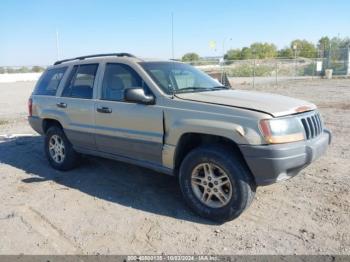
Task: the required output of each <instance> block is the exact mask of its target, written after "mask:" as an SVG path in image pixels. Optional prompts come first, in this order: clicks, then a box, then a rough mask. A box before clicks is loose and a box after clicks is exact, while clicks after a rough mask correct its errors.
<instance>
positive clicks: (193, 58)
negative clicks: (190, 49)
mask: <svg viewBox="0 0 350 262" xmlns="http://www.w3.org/2000/svg"><path fill="white" fill-rule="evenodd" d="M198 60H199V55H198V54H196V53H187V54H185V55H184V56H183V57H182V61H183V62H192V61H198Z"/></svg>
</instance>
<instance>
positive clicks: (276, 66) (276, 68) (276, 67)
mask: <svg viewBox="0 0 350 262" xmlns="http://www.w3.org/2000/svg"><path fill="white" fill-rule="evenodd" d="M275 61H276V65H275V71H276V79H275V80H276V87H277V86H278V83H277V78H278V60H277V59H275Z"/></svg>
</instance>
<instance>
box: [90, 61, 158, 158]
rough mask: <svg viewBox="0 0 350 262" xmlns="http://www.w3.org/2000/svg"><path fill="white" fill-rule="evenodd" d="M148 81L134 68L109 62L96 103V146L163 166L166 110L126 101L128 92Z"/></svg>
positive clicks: (111, 152) (100, 149)
mask: <svg viewBox="0 0 350 262" xmlns="http://www.w3.org/2000/svg"><path fill="white" fill-rule="evenodd" d="M131 87H142V88H143V89H144V90H145V92H146V93H148V94H150V90H149V89H148V87H147V85H146V84H145V82H144V81H143V80H142V78H141V77H140V76H139V74H138V73H137V72H136V71H135V70H134V69H133V68H132V67H130V66H128V65H126V64H122V63H107V64H106V65H105V70H104V74H103V81H102V86H101V87H100V94H99V95H98V97H99V98H100V99H98V100H97V101H96V108H95V115H96V144H97V149H98V150H99V151H101V152H105V153H110V154H115V155H118V156H122V157H127V158H132V159H135V160H142V161H147V162H150V163H153V164H158V165H160V164H161V163H162V148H163V110H162V108H161V107H159V106H157V105H156V104H155V105H144V104H137V103H134V102H128V101H125V98H124V92H125V89H127V88H131Z"/></svg>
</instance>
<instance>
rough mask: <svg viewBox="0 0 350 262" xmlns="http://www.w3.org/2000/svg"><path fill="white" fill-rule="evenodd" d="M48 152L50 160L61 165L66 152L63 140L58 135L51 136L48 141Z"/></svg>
mask: <svg viewBox="0 0 350 262" xmlns="http://www.w3.org/2000/svg"><path fill="white" fill-rule="evenodd" d="M49 152H50V156H51V158H52V159H53V160H54V161H55V162H56V163H57V164H61V163H62V162H63V161H64V159H65V157H66V150H65V146H64V142H63V139H62V138H61V137H60V136H58V135H53V136H52V137H51V138H50V141H49Z"/></svg>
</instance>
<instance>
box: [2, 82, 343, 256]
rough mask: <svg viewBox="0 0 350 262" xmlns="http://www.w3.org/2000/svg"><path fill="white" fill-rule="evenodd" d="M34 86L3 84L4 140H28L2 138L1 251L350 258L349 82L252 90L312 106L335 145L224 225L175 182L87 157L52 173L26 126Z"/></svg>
mask: <svg viewBox="0 0 350 262" xmlns="http://www.w3.org/2000/svg"><path fill="white" fill-rule="evenodd" d="M33 84H34V83H32V82H23V83H11V84H5V83H1V84H0V130H1V131H0V135H3V134H33V135H32V136H24V135H22V136H19V137H17V138H16V137H13V138H11V137H7V138H5V137H2V138H0V254H17V253H24V254H75V253H80V254H81V253H83V254H132V253H137V254H161V253H165V254H194V253H195V254H203V253H210V254H232V253H236V254H350V193H349V190H350V171H349V169H350V150H349V148H350V139H349V134H350V80H331V81H330V80H313V81H303V82H302V81H296V82H290V83H285V84H281V86H279V87H278V88H277V87H273V86H266V87H264V86H261V87H257V88H256V89H257V90H262V91H269V92H274V93H280V94H285V95H289V96H293V97H298V98H302V99H306V100H310V101H312V102H314V103H316V104H317V105H318V106H319V107H320V111H321V113H322V115H323V117H324V120H325V122H326V125H327V126H328V127H329V128H330V129H331V130H332V131H333V134H334V139H333V144H332V146H331V148H330V149H329V151H328V153H327V155H326V156H324V157H322V158H321V159H320V160H318V161H317V162H316V163H314V164H313V165H311V166H310V167H308V168H307V169H305V170H304V171H303V172H301V174H300V175H299V176H297V177H295V178H294V179H291V180H289V181H286V182H283V183H280V184H275V185H272V186H269V187H261V188H258V191H257V194H256V199H255V201H254V202H253V204H252V206H251V207H250V208H249V209H248V210H247V212H245V213H244V214H243V215H242V216H241V217H239V218H238V219H236V220H234V221H232V222H229V223H226V224H223V225H215V224H212V223H210V222H208V221H207V220H204V219H200V218H198V217H197V216H196V215H194V214H193V213H192V212H191V211H189V209H188V208H187V207H186V206H185V204H184V202H183V200H182V198H181V194H180V191H179V188H178V186H177V181H176V179H175V178H172V177H168V176H165V175H162V174H158V173H155V172H152V171H150V170H147V169H143V168H139V167H135V166H131V165H127V164H123V163H119V162H113V161H109V160H104V159H99V158H92V157H89V158H86V159H85V160H84V161H83V164H82V165H81V167H79V168H78V169H76V170H74V171H71V172H66V173H61V172H58V171H54V170H53V169H51V168H50V167H49V166H48V163H47V162H46V159H45V157H44V154H43V150H42V138H40V137H39V136H36V135H35V134H34V132H33V131H32V130H31V129H30V127H29V126H28V124H27V122H26V120H25V116H26V105H27V98H28V96H29V93H30V92H31V89H32V86H33ZM243 87H245V86H243ZM246 88H247V87H246Z"/></svg>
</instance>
